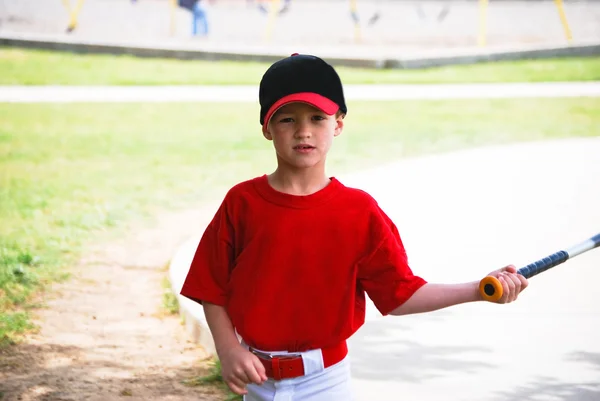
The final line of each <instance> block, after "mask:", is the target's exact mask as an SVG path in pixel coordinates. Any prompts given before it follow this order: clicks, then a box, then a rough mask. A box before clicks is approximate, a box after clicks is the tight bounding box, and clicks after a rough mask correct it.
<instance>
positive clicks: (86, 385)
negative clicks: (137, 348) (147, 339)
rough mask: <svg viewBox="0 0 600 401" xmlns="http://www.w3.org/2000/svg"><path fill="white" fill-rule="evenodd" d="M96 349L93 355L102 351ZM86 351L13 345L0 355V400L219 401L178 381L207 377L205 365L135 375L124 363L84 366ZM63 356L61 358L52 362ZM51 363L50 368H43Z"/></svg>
mask: <svg viewBox="0 0 600 401" xmlns="http://www.w3.org/2000/svg"><path fill="white" fill-rule="evenodd" d="M106 347H112V345H109V344H107V345H106V346H99V347H96V349H95V350H94V351H95V352H96V353H101V352H102V348H106ZM86 353H88V354H89V350H85V349H84V348H78V347H72V346H62V345H53V344H50V345H27V344H23V345H18V346H13V347H9V348H5V349H3V350H0V400H2V401H17V400H19V401H21V400H23V401H50V400H52V401H58V400H60V401H74V400H78V401H79V400H113V399H115V400H117V399H123V397H125V399H128V400H173V401H175V400H178V401H179V400H191V399H195V400H207V401H209V400H211V401H216V400H220V399H223V398H224V395H223V394H224V393H223V392H222V390H221V389H220V388H218V387H216V386H214V385H206V386H199V387H189V386H186V385H184V384H183V381H184V380H187V379H191V378H194V377H198V376H206V375H207V374H208V373H209V365H208V363H206V362H199V363H198V365H197V366H198V367H197V368H182V369H179V368H175V369H173V368H165V367H162V366H153V367H151V368H150V369H144V370H141V369H139V368H137V367H136V366H132V365H131V364H129V363H128V358H127V357H124V358H123V359H119V360H112V361H107V360H105V359H98V360H97V361H90V360H89V358H88V359H87V360H84V355H85V354H86ZM57 355H59V356H60V355H64V358H62V359H61V358H57ZM48 361H52V364H53V365H52V366H48Z"/></svg>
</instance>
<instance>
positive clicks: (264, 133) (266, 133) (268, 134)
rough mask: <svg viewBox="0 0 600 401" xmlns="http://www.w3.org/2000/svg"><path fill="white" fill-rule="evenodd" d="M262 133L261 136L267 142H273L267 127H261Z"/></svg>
mask: <svg viewBox="0 0 600 401" xmlns="http://www.w3.org/2000/svg"><path fill="white" fill-rule="evenodd" d="M262 133H263V136H264V137H265V138H267V140H269V141H272V140H273V135H271V133H270V132H269V127H268V126H266V127H265V126H264V125H263V128H262Z"/></svg>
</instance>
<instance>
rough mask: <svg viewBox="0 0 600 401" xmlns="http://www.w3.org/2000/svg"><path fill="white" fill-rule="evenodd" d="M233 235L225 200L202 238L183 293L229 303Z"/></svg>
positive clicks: (223, 303)
mask: <svg viewBox="0 0 600 401" xmlns="http://www.w3.org/2000/svg"><path fill="white" fill-rule="evenodd" d="M232 237H233V229H232V227H231V224H230V222H229V219H228V218H227V212H226V207H225V203H223V204H222V205H221V207H220V208H219V210H218V211H217V213H216V214H215V216H214V218H213V220H212V221H211V222H210V224H209V225H208V227H207V228H206V230H205V231H204V234H203V235H202V238H201V239H200V243H199V244H198V247H197V248H196V252H195V254H194V258H193V259H192V263H191V265H190V270H189V272H188V274H187V277H186V279H185V281H184V283H183V287H182V289H181V295H183V296H184V297H187V298H190V299H192V300H194V301H197V302H200V303H202V301H206V302H210V303H212V304H216V305H221V306H225V303H226V299H227V287H228V283H229V275H230V272H231V266H232V259H233V256H232V255H233V246H232V242H233V239H232Z"/></svg>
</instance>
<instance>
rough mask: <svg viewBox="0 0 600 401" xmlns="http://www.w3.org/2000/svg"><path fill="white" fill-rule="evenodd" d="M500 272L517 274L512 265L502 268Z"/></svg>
mask: <svg viewBox="0 0 600 401" xmlns="http://www.w3.org/2000/svg"><path fill="white" fill-rule="evenodd" d="M501 271H503V272H509V273H516V272H517V268H516V267H515V266H514V265H508V266H506V267H504V268H502V269H501Z"/></svg>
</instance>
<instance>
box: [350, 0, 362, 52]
mask: <svg viewBox="0 0 600 401" xmlns="http://www.w3.org/2000/svg"><path fill="white" fill-rule="evenodd" d="M350 15H351V16H352V21H354V41H355V42H356V43H358V42H360V41H361V33H360V18H359V17H358V4H357V3H356V0H350Z"/></svg>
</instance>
